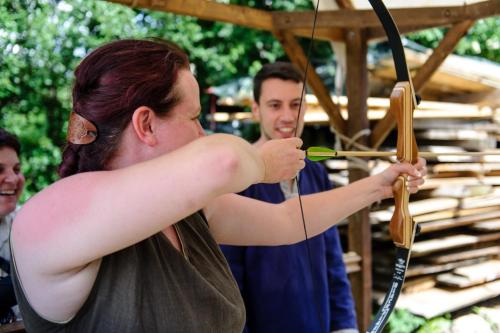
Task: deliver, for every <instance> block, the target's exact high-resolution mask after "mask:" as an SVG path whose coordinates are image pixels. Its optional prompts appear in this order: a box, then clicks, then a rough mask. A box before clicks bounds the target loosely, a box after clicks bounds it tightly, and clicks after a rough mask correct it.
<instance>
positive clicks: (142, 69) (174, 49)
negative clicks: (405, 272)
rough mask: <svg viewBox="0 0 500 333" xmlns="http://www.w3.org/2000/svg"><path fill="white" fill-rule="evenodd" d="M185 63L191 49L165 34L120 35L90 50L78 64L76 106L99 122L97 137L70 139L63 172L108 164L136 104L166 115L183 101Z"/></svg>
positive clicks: (75, 84)
mask: <svg viewBox="0 0 500 333" xmlns="http://www.w3.org/2000/svg"><path fill="white" fill-rule="evenodd" d="M180 69H189V60H188V57H187V55H186V54H185V53H184V52H183V51H182V50H181V49H180V48H179V47H178V46H177V45H175V44H173V43H171V42H167V41H163V40H120V41H115V42H111V43H109V44H106V45H103V46H101V47H99V48H98V49H96V50H94V51H93V52H91V53H90V54H89V55H88V56H87V57H86V58H85V59H84V60H83V61H82V62H81V63H80V65H78V67H77V68H76V70H75V83H74V86H73V111H74V112H76V113H78V114H79V115H81V116H83V117H84V118H86V119H88V120H90V121H91V122H92V123H94V124H95V125H96V127H97V132H98V136H97V140H95V141H94V142H92V143H90V144H86V145H75V144H72V143H69V142H68V143H67V145H66V147H65V149H64V151H63V160H62V162H61V164H60V166H59V175H60V176H61V177H67V176H70V175H73V174H76V173H80V172H85V171H95V170H103V169H105V167H106V163H107V162H108V161H109V159H110V158H111V157H112V156H113V154H114V153H115V151H116V149H117V146H118V143H119V142H120V138H121V134H122V133H123V131H124V130H125V128H126V127H127V125H128V124H129V122H130V121H131V119H132V114H133V112H134V110H136V109H137V108H138V107H140V106H147V107H149V108H151V109H152V110H154V112H155V113H157V114H158V115H165V114H166V113H167V112H168V111H170V110H171V109H172V108H173V107H174V106H175V105H176V104H177V103H178V102H179V96H178V95H177V93H176V91H175V89H174V88H175V84H176V80H177V74H178V72H179V70H180Z"/></svg>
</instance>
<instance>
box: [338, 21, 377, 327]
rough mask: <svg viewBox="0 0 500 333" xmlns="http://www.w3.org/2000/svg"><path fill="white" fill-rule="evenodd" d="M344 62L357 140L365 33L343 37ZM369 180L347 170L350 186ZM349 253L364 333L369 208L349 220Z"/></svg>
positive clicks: (362, 116)
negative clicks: (356, 261)
mask: <svg viewBox="0 0 500 333" xmlns="http://www.w3.org/2000/svg"><path fill="white" fill-rule="evenodd" d="M345 39H346V55H347V56H346V59H347V66H346V67H347V75H346V77H347V81H346V88H347V99H348V104H347V107H348V110H349V111H348V112H349V118H348V120H347V129H348V132H347V135H348V136H349V137H354V136H356V135H357V134H358V133H359V132H360V131H361V130H364V129H366V128H369V122H368V115H367V108H368V106H367V100H368V68H367V41H366V36H365V31H363V30H352V31H349V32H347V35H346V38H345ZM356 142H357V143H361V144H363V145H366V144H367V143H368V138H367V137H363V136H362V137H360V138H358V140H357V141H356ZM367 176H369V173H368V172H367V171H365V170H360V169H349V182H350V183H352V182H354V181H356V180H359V179H361V178H365V177H367ZM348 228H349V233H348V234H349V236H348V237H349V239H348V240H349V251H354V252H356V253H357V254H358V255H360V256H361V258H362V261H361V263H360V267H361V270H360V272H357V273H354V274H352V275H351V276H350V278H351V282H352V287H353V288H352V290H353V295H354V299H355V300H356V313H357V317H358V327H359V331H360V332H365V331H366V329H367V328H368V325H369V323H370V318H371V315H372V307H371V304H372V303H371V301H372V299H371V292H372V275H371V269H372V267H371V265H372V256H371V225H370V218H369V208H364V209H362V210H360V211H358V212H357V213H355V214H353V215H351V216H350V217H349V227H348Z"/></svg>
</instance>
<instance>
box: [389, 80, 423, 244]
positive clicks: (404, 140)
mask: <svg viewBox="0 0 500 333" xmlns="http://www.w3.org/2000/svg"><path fill="white" fill-rule="evenodd" d="M413 96H414V94H413V91H412V86H411V83H410V82H398V83H397V84H396V86H395V87H394V90H393V91H392V93H391V98H390V112H392V113H393V116H394V118H395V119H396V123H397V129H398V138H397V159H398V161H399V162H401V163H403V162H407V163H411V164H415V163H417V160H418V147H417V142H416V140H415V136H414V134H413V110H414V98H413ZM407 183H408V176H407V175H403V176H400V177H399V178H398V180H397V181H396V182H395V183H394V186H393V193H394V200H395V207H394V215H393V216H392V219H391V223H390V225H389V230H390V234H391V237H392V240H393V241H394V244H395V245H396V246H398V247H403V248H406V249H409V248H410V247H411V244H412V243H413V237H414V236H413V235H414V229H415V223H414V221H413V219H412V217H411V214H410V211H409V208H408V205H409V202H410V193H409V192H408V189H407Z"/></svg>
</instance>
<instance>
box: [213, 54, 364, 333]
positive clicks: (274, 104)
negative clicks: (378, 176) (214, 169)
mask: <svg viewBox="0 0 500 333" xmlns="http://www.w3.org/2000/svg"><path fill="white" fill-rule="evenodd" d="M303 84H304V83H303V75H302V73H301V72H300V71H299V70H298V69H297V68H296V67H295V66H294V65H293V64H291V63H288V62H276V63H271V64H266V65H264V66H263V67H262V69H261V70H260V71H259V72H258V73H257V75H256V76H255V78H254V102H253V104H252V112H253V115H254V118H255V119H257V120H258V121H259V124H260V138H259V139H258V140H257V142H255V143H254V145H255V146H256V147H260V146H262V145H263V144H265V143H266V142H269V141H270V140H275V139H283V138H291V137H293V136H299V137H300V135H301V133H302V130H303V128H304V114H305V101H304V103H302V105H301V101H302V93H303ZM298 179H299V187H300V191H301V194H311V193H316V192H322V191H327V190H330V189H331V188H332V186H331V183H330V181H329V179H328V174H327V172H326V170H325V169H324V167H323V166H322V165H321V164H320V163H316V162H311V161H308V160H306V167H305V168H304V169H303V170H302V171H301V172H300V174H299V178H298ZM297 192H298V190H297V184H296V183H295V181H294V180H284V181H282V182H280V183H275V184H255V185H252V186H250V187H249V188H248V189H246V190H244V191H243V192H241V193H240V194H241V195H244V196H247V197H250V198H254V199H258V200H263V201H266V202H271V203H280V202H283V201H285V200H287V199H289V198H292V197H295V196H297ZM330 204H331V205H334V206H335V205H337V204H338V203H335V202H332V203H330ZM309 222H311V221H309ZM312 222H313V223H314V221H312ZM267 223H273V221H272V220H269V221H267ZM307 243H308V244H306V241H304V242H300V243H297V244H293V245H283V246H273V247H268V246H248V247H239V246H222V251H223V253H224V255H225V256H226V259H227V260H228V262H229V265H230V267H231V271H232V272H233V274H234V276H235V278H236V281H237V282H238V285H239V287H240V290H241V293H242V295H243V299H244V301H245V306H246V309H247V324H246V330H247V332H251V333H266V332H289V333H293V332H297V333H299V332H310V333H326V332H337V333H355V332H358V330H357V324H356V315H355V310H354V302H353V298H352V293H351V286H350V283H349V280H348V278H347V274H346V270H345V265H344V262H343V258H342V255H343V252H342V247H341V244H340V240H339V235H338V231H337V228H336V227H332V228H330V229H328V230H327V231H325V232H324V233H322V234H320V235H317V236H316V237H313V238H311V239H309V240H308V241H307ZM307 246H309V248H310V251H311V257H310V258H309V254H308V249H307ZM309 260H311V261H312V262H311V266H310V265H309Z"/></svg>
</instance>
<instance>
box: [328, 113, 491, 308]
mask: <svg viewBox="0 0 500 333" xmlns="http://www.w3.org/2000/svg"><path fill="white" fill-rule="evenodd" d="M415 133H416V137H417V142H418V143H419V149H420V150H422V151H423V150H426V151H436V152H444V151H457V150H460V151H498V147H499V146H500V145H499V141H498V138H499V133H500V124H499V123H498V122H497V120H496V118H495V117H490V118H489V119H488V118H481V117H477V118H472V117H471V118H468V119H458V118H455V119H454V118H451V119H425V118H422V119H417V120H416V124H415ZM389 145H392V146H394V142H391V141H390V140H389V142H388V143H387V146H389ZM499 162H500V156H484V157H465V156H461V157H452V156H447V157H437V158H434V159H428V166H429V176H428V179H427V182H426V184H425V185H424V187H423V189H422V190H421V191H420V192H419V193H418V194H416V195H413V196H412V197H411V199H410V200H411V203H410V212H411V214H412V216H413V217H414V220H415V221H416V222H418V223H419V225H420V233H419V234H418V235H417V236H416V238H415V242H414V245H413V248H412V259H411V261H410V264H409V266H408V270H407V280H406V283H405V286H404V288H403V295H402V297H401V299H400V300H399V301H398V304H397V306H398V307H403V308H407V309H408V310H410V311H411V312H412V313H415V314H417V315H422V316H424V317H428V318H430V317H434V316H438V315H442V314H444V313H447V312H450V311H456V310H459V309H461V308H464V307H467V306H470V305H472V304H475V303H477V302H480V301H485V300H488V299H491V298H494V297H498V296H499V295H500V281H499V279H500V164H499ZM370 163H371V165H374V163H375V162H373V161H372V162H370ZM378 163H379V164H380V163H384V162H380V161H379V162H378ZM326 165H327V166H330V167H334V168H335V167H339V165H334V164H333V163H331V162H328V163H327V164H326ZM332 178H333V177H332ZM393 211H394V206H393V205H391V201H389V200H388V201H387V202H382V203H380V204H379V205H378V206H377V207H373V209H372V212H371V213H370V218H371V221H372V225H373V229H372V231H373V257H372V261H373V285H374V287H375V289H376V290H377V291H378V292H376V294H377V295H379V296H383V293H384V292H385V291H386V290H387V288H388V286H389V282H390V279H391V275H392V270H393V267H392V266H393V264H392V263H393V260H394V246H393V244H392V240H391V239H390V236H389V232H388V228H389V221H390V219H391V217H392V212H393ZM379 301H381V299H380V300H379Z"/></svg>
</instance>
